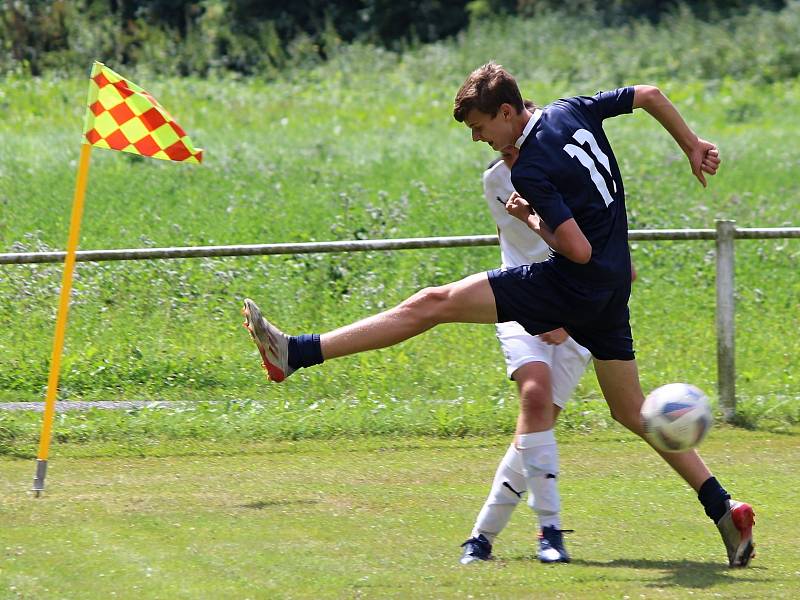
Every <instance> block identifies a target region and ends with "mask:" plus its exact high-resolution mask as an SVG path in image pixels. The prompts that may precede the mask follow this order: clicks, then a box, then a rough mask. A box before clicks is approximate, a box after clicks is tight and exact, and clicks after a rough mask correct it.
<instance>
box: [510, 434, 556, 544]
mask: <svg viewBox="0 0 800 600" xmlns="http://www.w3.org/2000/svg"><path fill="white" fill-rule="evenodd" d="M517 448H518V449H519V456H520V458H521V460H522V472H523V474H524V475H525V483H526V485H527V488H528V491H529V492H530V498H529V499H528V504H529V505H530V507H531V508H532V509H533V511H534V512H535V513H536V516H537V517H538V518H539V526H540V527H549V526H555V527H557V528H560V527H561V517H560V514H559V513H560V512H561V498H560V497H559V495H558V484H557V479H556V478H557V477H558V446H557V445H556V436H555V433H554V432H553V430H552V429H549V430H548V431H537V432H535V433H524V434H522V435H518V436H517Z"/></svg>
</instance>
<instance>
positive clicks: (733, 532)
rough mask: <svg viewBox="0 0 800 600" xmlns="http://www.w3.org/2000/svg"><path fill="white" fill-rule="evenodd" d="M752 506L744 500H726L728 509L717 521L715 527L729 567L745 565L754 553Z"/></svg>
mask: <svg viewBox="0 0 800 600" xmlns="http://www.w3.org/2000/svg"><path fill="white" fill-rule="evenodd" d="M755 523H756V519H755V513H754V512H753V507H752V506H750V505H749V504H746V503H744V502H737V501H736V500H728V510H727V512H726V513H725V514H724V515H723V517H722V518H721V519H720V520H719V523H717V529H719V533H720V535H721V536H722V541H723V542H725V549H726V550H727V551H728V564H729V565H730V566H731V567H746V566H747V563H749V562H750V559H751V558H753V557H754V556H755V555H756V553H755V544H754V543H753V525H755Z"/></svg>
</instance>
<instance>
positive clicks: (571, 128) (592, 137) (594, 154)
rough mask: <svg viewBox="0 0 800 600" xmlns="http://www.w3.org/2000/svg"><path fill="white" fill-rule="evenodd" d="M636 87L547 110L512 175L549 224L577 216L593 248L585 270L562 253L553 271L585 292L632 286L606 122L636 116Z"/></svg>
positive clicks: (619, 189) (552, 226)
mask: <svg viewBox="0 0 800 600" xmlns="http://www.w3.org/2000/svg"><path fill="white" fill-rule="evenodd" d="M633 94H634V89H633V88H632V87H626V88H620V89H617V90H613V91H609V92H599V93H597V94H596V95H594V96H591V97H589V96H577V97H574V98H566V99H561V100H556V101H555V102H553V103H552V104H549V105H547V106H546V107H544V109H542V111H541V114H540V115H539V118H538V120H537V121H536V122H535V123H534V124H533V127H532V129H530V131H529V133H528V135H527V137H526V138H525V140H524V141H523V142H522V145H521V146H520V153H519V158H518V159H517V161H516V163H515V164H514V167H513V169H512V170H511V180H512V183H513V184H514V189H516V190H517V192H519V194H520V195H521V196H522V197H523V198H525V199H526V200H527V201H528V202H529V203H530V205H531V206H532V207H533V209H534V210H535V211H536V212H537V213H538V214H539V216H540V217H541V218H542V220H543V221H544V222H545V224H547V226H548V227H549V228H550V229H551V230H552V231H555V230H556V228H557V227H558V226H559V225H561V224H562V223H563V222H564V221H566V220H567V219H569V218H574V219H575V221H576V223H577V224H578V227H580V229H581V231H582V232H583V234H584V235H585V236H586V239H588V240H589V243H590V244H591V245H592V258H591V260H590V261H589V262H588V263H586V264H583V265H582V264H578V263H575V262H572V261H571V260H569V259H567V258H566V257H564V256H561V255H560V254H558V253H555V254H554V256H553V259H552V262H551V268H552V269H553V270H554V271H556V272H557V273H559V274H560V275H562V276H564V277H566V278H568V279H570V280H573V281H574V282H575V283H578V284H582V285H584V286H588V287H592V288H598V289H608V288H613V287H617V286H619V285H620V284H629V283H630V280H631V270H630V253H629V250H628V220H627V216H626V214H625V191H624V188H623V186H622V177H621V175H620V172H619V167H618V165H617V160H616V158H615V157H614V153H613V151H612V150H611V145H610V144H609V142H608V139H607V138H606V135H605V133H604V132H603V119H606V118H608V117H615V116H617V115H620V114H623V113H631V112H633Z"/></svg>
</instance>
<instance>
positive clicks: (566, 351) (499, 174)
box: [483, 160, 591, 408]
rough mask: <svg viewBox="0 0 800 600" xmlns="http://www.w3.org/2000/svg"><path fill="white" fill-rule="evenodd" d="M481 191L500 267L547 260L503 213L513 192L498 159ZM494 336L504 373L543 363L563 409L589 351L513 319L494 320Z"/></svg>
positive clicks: (526, 231)
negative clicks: (530, 330)
mask: <svg viewBox="0 0 800 600" xmlns="http://www.w3.org/2000/svg"><path fill="white" fill-rule="evenodd" d="M483 191H484V195H485V196H486V202H487V203H488V204H489V211H490V212H491V213H492V217H494V221H495V223H497V230H498V233H499V235H500V254H501V256H502V259H503V264H502V266H503V268H508V267H518V266H521V265H529V264H531V263H535V262H542V261H543V260H547V258H548V257H549V256H550V254H551V250H550V247H549V246H548V245H547V244H546V243H545V241H544V240H543V239H542V238H540V237H539V236H538V235H536V234H535V233H534V232H533V231H531V229H530V228H529V227H528V226H527V225H526V224H525V223H523V222H522V221H520V220H519V219H517V218H516V217H512V216H511V215H510V214H508V213H507V212H506V207H505V206H504V204H503V203H501V202H498V200H497V198H498V197H499V198H500V199H501V200H503V201H505V200H508V197H509V196H510V195H511V194H512V192H513V191H514V187H513V186H512V185H511V170H510V169H509V168H508V167H507V166H506V164H505V163H504V162H503V161H502V160H500V161H497V162H496V163H495V164H494V165H492V166H491V167H489V168H488V169H486V171H484V173H483ZM495 327H496V328H497V339H498V340H499V341H500V347H501V349H502V350H503V356H504V357H505V359H506V373H507V375H508V377H509V378H511V379H513V375H514V372H515V371H516V370H517V369H519V368H520V367H522V366H523V365H525V364H527V363H530V362H543V363H545V364H546V365H548V366H549V367H550V371H551V373H552V382H553V402H554V403H555V404H557V405H558V406H560V407H561V408H564V406H565V405H566V403H567V400H568V399H569V397H570V396H571V395H572V392H573V391H574V390H575V386H577V385H578V381H579V380H580V378H581V375H583V372H584V371H585V370H586V365H587V364H588V363H589V359H590V358H591V354H590V353H589V351H588V350H587V349H586V348H584V347H583V346H581V345H580V344H578V343H577V342H576V341H575V340H573V339H572V338H571V337H570V338H567V340H566V341H565V342H564V343H562V344H558V345H551V344H547V343H546V342H544V341H542V339H541V338H540V337H539V336H532V335H530V334H529V333H528V332H527V331H525V329H524V328H523V327H522V325H520V324H519V323H517V322H516V321H508V322H506V323H497V325H496V326H495Z"/></svg>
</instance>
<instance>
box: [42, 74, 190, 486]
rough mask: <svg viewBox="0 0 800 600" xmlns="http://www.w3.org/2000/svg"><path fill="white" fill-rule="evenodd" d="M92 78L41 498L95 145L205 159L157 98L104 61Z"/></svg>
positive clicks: (45, 430) (46, 421)
mask: <svg viewBox="0 0 800 600" xmlns="http://www.w3.org/2000/svg"><path fill="white" fill-rule="evenodd" d="M90 77H91V78H90V80H89V96H88V100H87V109H86V116H85V118H84V121H83V143H82V144H81V152H80V158H79V159H78V175H77V178H76V183H75V194H74V196H73V200H72V217H71V219H70V225H69V237H68V238H67V255H66V258H65V259H64V273H63V275H62V278H61V295H60V297H59V302H58V313H57V316H56V331H55V336H54V338H53V353H52V355H51V358H50V374H49V376H48V379H47V395H46V397H45V403H44V415H43V417H42V434H41V436H40V437H39V452H38V454H37V456H36V475H35V476H34V478H33V489H32V491H33V492H34V494H35V496H36V497H37V498H38V497H39V496H40V495H41V493H42V492H43V491H44V480H45V477H46V475H47V456H48V454H49V452H50V438H51V437H52V433H53V417H54V416H55V410H56V408H55V407H56V395H57V393H58V378H59V372H60V370H61V355H62V353H63V350H64V336H65V334H66V330H67V317H68V315H69V297H70V294H71V292H72V278H73V277H72V276H73V272H74V270H75V260H76V252H77V249H78V238H79V234H80V229H81V218H82V216H83V199H84V196H85V194H86V185H87V182H88V179H89V159H90V157H91V151H92V146H96V147H98V148H108V149H110V150H120V151H122V152H131V153H133V154H140V155H142V156H152V157H153V158H160V159H162V160H172V161H179V162H188V163H195V164H197V163H200V162H201V161H202V160H203V151H202V150H199V149H198V150H195V149H194V147H193V146H192V141H191V140H190V139H189V136H187V135H186V132H185V131H184V130H183V128H182V127H181V126H180V125H178V124H177V123H176V122H175V121H174V120H173V118H172V117H171V116H170V114H169V113H168V112H167V111H166V110H164V108H163V107H162V106H161V105H160V104H159V103H158V100H156V99H155V98H153V97H152V96H151V95H150V94H148V93H147V92H146V91H144V90H143V89H142V88H140V87H139V86H138V85H136V84H135V83H131V82H130V81H128V80H127V79H125V78H124V77H122V76H121V75H118V74H117V73H115V72H114V71H112V70H111V69H109V68H108V67H107V66H105V65H104V64H103V63H99V62H95V63H94V64H93V65H92V74H91V76H90Z"/></svg>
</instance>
